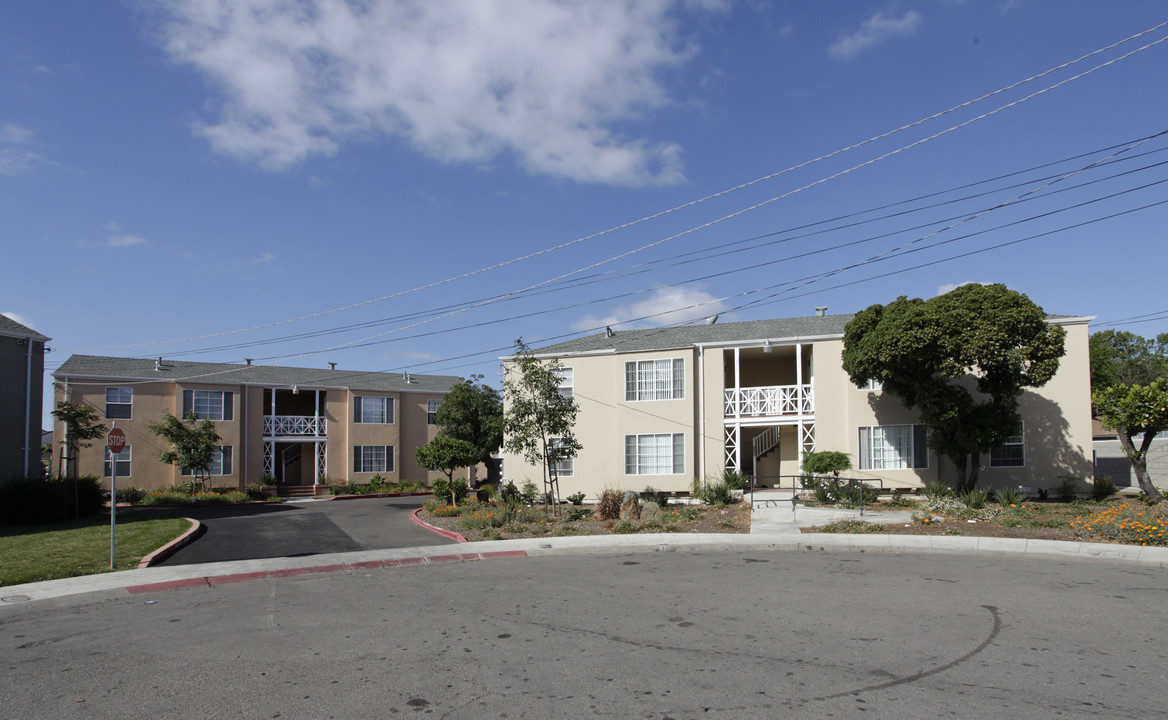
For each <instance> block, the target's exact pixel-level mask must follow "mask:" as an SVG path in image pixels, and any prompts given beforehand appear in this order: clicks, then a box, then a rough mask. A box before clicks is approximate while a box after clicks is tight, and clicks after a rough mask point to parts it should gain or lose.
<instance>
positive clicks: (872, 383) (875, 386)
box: [856, 378, 884, 392]
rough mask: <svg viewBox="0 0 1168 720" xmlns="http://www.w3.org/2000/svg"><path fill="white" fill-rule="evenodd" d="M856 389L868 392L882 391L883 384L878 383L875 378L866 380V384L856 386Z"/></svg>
mask: <svg viewBox="0 0 1168 720" xmlns="http://www.w3.org/2000/svg"><path fill="white" fill-rule="evenodd" d="M856 389H857V390H868V391H869V392H872V391H876V390H883V389H884V383H882V382H880V381H879V380H877V379H876V378H868V382H866V383H864V384H863V385H857V386H856Z"/></svg>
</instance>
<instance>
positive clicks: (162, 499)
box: [142, 490, 191, 505]
mask: <svg viewBox="0 0 1168 720" xmlns="http://www.w3.org/2000/svg"><path fill="white" fill-rule="evenodd" d="M190 503H191V495H190V494H189V493H185V492H183V491H181V490H155V491H153V492H148V493H146V497H144V498H142V504H143V505H190Z"/></svg>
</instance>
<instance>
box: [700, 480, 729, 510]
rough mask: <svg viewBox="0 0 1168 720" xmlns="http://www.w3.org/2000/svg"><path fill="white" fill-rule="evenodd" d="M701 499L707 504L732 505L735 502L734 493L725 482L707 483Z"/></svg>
mask: <svg viewBox="0 0 1168 720" xmlns="http://www.w3.org/2000/svg"><path fill="white" fill-rule="evenodd" d="M701 500H702V502H704V503H705V504H707V505H730V504H731V503H733V502H734V494H733V493H732V492H731V490H730V488H729V487H727V486H726V483H724V482H714V483H706V486H705V487H704V488H702V494H701Z"/></svg>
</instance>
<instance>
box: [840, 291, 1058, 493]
mask: <svg viewBox="0 0 1168 720" xmlns="http://www.w3.org/2000/svg"><path fill="white" fill-rule="evenodd" d="M1065 335H1066V333H1065V331H1064V330H1063V329H1062V328H1061V327H1059V326H1057V325H1051V324H1049V323H1047V322H1046V313H1044V312H1043V310H1042V308H1040V307H1039V306H1038V305H1035V304H1034V303H1033V302H1031V300H1030V299H1029V298H1028V297H1026V296H1025V295H1023V294H1021V293H1018V292H1014V291H1013V290H1010V289H1009V288H1007V287H1006V286H1005V285H963V286H961V287H959V288H957V289H955V290H952V291H950V292H948V293H945V294H944V295H940V296H938V297H935V298H932V299H930V300H921V299H919V298H914V299H912V300H910V299H907V298H905V297H904V296H901V297H900V298H897V300H895V301H894V302H892V303H889V304H888V305H873V306H872V307H870V308H868V309H866V310H864V311H863V312H860V313H859V314H857V315H856V317H854V318H853V319H852V320H851V321H850V322H849V323H848V324H847V326H846V328H845V329H844V352H843V366H844V370H845V371H846V372H847V373H848V376H849V377H850V378H851V380H852V382H854V383H856V384H857V385H862V384H864V383H866V382H867V381H869V380H878V381H880V382H881V383H882V385H883V388H884V391H885V392H889V393H892V394H893V395H895V396H897V397H898V398H900V400H901V401H902V402H904V404H905V405H906V406H908V407H910V408H913V407H916V408H919V410H920V414H921V419H922V421H924V423H925V424H926V425H928V427H929V445H930V446H931V447H932V448H933V449H934V450H936V451H937V452H938V453H939V454H941V455H943V456H945V457H947V458H948V459H949V460H951V461H952V462H953V465H954V466H955V467H956V469H957V483H956V488H955V489H957V490H959V491H968V490H972V489H973V488H974V487H976V486H977V481H978V474H979V472H980V470H981V455H982V453H985V452H988V451H989V450H991V449H992V448H994V447H997V446H998V445H1000V444H1002V442H1003V441H1005V439H1006V438H1008V437H1010V436H1011V435H1013V434H1015V433H1016V432H1017V428H1018V423H1019V422H1020V418H1019V416H1018V397H1019V396H1020V395H1021V393H1022V389H1023V388H1027V387H1041V386H1042V385H1044V384H1046V382H1047V381H1048V380H1050V378H1051V377H1053V376H1054V374H1055V371H1056V370H1058V365H1059V358H1061V357H1062V356H1063V354H1064V352H1065V350H1064V348H1063V339H1064V337H1065ZM970 384H972V385H975V386H976V389H977V392H976V393H975V392H971V391H970V390H969V389H968V388H967V387H966V385H970Z"/></svg>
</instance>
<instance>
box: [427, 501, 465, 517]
mask: <svg viewBox="0 0 1168 720" xmlns="http://www.w3.org/2000/svg"><path fill="white" fill-rule="evenodd" d="M426 504H427V505H429V503H426ZM426 509H427V510H429V511H430V514H431V515H433V516H434V517H458V516H459V515H461V514H462V510H461V509H460V508H459V507H458V506H457V505H446V504H444V503H441V502H439V503H438V504H436V505H434V506H433V507H427V508H426Z"/></svg>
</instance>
